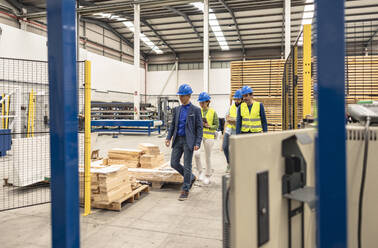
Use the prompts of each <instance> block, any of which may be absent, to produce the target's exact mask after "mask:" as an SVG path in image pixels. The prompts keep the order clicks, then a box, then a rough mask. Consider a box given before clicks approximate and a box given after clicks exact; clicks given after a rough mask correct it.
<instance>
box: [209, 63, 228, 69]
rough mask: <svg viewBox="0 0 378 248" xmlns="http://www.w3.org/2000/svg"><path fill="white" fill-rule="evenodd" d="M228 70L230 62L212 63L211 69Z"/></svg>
mask: <svg viewBox="0 0 378 248" xmlns="http://www.w3.org/2000/svg"><path fill="white" fill-rule="evenodd" d="M225 68H230V62H227V61H212V62H211V69H225Z"/></svg>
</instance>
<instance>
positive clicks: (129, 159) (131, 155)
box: [107, 148, 143, 168]
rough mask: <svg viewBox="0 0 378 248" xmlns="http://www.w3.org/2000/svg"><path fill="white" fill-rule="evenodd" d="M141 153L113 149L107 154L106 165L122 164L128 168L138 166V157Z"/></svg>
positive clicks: (131, 150) (132, 150)
mask: <svg viewBox="0 0 378 248" xmlns="http://www.w3.org/2000/svg"><path fill="white" fill-rule="evenodd" d="M142 154H143V151H142V150H139V149H124V148H114V149H111V150H109V152H108V161H107V164H108V165H113V164H123V165H126V166H127V167H129V168H137V167H139V166H140V164H139V162H140V157H141V156H142Z"/></svg>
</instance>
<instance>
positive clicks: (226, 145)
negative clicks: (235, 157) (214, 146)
mask: <svg viewBox="0 0 378 248" xmlns="http://www.w3.org/2000/svg"><path fill="white" fill-rule="evenodd" d="M229 146H230V134H228V133H224V138H223V144H222V149H223V152H224V155H225V156H226V160H227V164H229V163H230V149H229Z"/></svg>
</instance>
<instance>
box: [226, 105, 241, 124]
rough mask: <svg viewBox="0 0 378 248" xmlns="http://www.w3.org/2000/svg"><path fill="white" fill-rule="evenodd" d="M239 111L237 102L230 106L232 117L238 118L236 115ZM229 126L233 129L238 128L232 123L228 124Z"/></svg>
mask: <svg viewBox="0 0 378 248" xmlns="http://www.w3.org/2000/svg"><path fill="white" fill-rule="evenodd" d="M237 113H238V108H237V107H236V105H235V103H234V104H232V105H231V107H230V117H231V118H235V119H236V115H237ZM227 127H228V128H232V129H233V130H235V129H236V126H235V125H231V124H228V125H227Z"/></svg>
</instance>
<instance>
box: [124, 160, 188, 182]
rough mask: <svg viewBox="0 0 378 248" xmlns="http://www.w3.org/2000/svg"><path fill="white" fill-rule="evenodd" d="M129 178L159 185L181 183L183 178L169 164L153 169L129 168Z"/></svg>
mask: <svg viewBox="0 0 378 248" xmlns="http://www.w3.org/2000/svg"><path fill="white" fill-rule="evenodd" d="M129 174H130V176H133V177H135V178H136V179H137V180H139V181H147V182H151V183H154V182H160V183H167V182H169V183H182V182H183V177H182V176H181V175H180V174H179V173H178V172H177V171H176V170H174V169H173V168H171V167H170V166H169V163H165V164H163V165H161V166H160V167H157V168H153V169H145V168H129Z"/></svg>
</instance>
